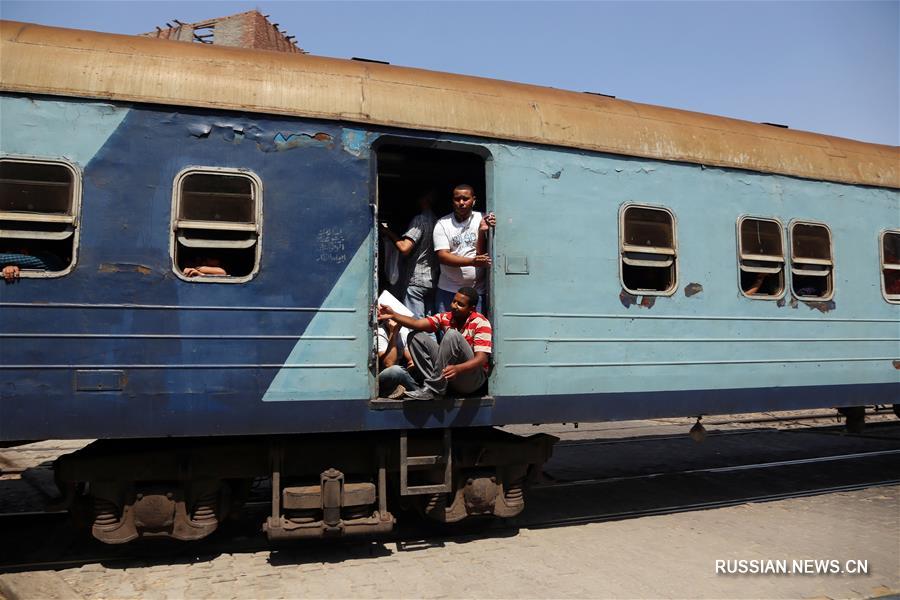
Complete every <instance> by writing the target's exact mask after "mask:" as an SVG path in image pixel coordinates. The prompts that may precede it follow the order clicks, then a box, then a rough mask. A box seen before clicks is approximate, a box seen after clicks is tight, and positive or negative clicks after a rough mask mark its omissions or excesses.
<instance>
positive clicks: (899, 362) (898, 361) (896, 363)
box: [894, 360, 900, 369]
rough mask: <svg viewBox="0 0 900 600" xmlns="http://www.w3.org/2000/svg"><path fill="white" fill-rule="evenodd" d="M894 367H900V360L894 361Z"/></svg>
mask: <svg viewBox="0 0 900 600" xmlns="http://www.w3.org/2000/svg"><path fill="white" fill-rule="evenodd" d="M894 368H895V369H900V360H895V361H894Z"/></svg>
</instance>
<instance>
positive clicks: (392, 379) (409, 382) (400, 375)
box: [378, 365, 419, 398]
mask: <svg viewBox="0 0 900 600" xmlns="http://www.w3.org/2000/svg"><path fill="white" fill-rule="evenodd" d="M398 385H402V386H403V387H405V388H406V389H407V390H415V389H418V387H419V385H418V384H417V383H416V380H415V379H413V377H412V375H410V374H409V372H408V371H407V370H406V369H404V368H403V367H401V366H400V365H394V366H392V367H388V368H387V369H384V370H383V371H382V372H381V373H379V374H378V396H379V397H381V398H384V397H386V396H387V395H388V394H390V393H391V392H393V391H394V390H395V389H397V386H398Z"/></svg>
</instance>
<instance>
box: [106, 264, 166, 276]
mask: <svg viewBox="0 0 900 600" xmlns="http://www.w3.org/2000/svg"><path fill="white" fill-rule="evenodd" d="M98 270H99V271H100V272H101V273H140V274H141V275H149V274H150V273H152V272H153V270H152V269H151V268H150V267H145V266H144V265H136V264H131V263H102V264H101V265H100V268H99V269H98Z"/></svg>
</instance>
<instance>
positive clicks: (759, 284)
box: [744, 273, 771, 296]
mask: <svg viewBox="0 0 900 600" xmlns="http://www.w3.org/2000/svg"><path fill="white" fill-rule="evenodd" d="M768 278H769V276H768V275H767V274H766V273H757V274H756V279H754V280H753V283H752V284H751V285H750V287H749V288H747V289H746V290H744V293H745V294H747V295H748V296H755V295H757V294H769V295H771V293H770V292H769V291H768V290H767V289H763V288H768V287H769V286H767V285H766V280H767V279H768ZM760 290H762V291H760Z"/></svg>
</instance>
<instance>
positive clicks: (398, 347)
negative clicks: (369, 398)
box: [376, 319, 418, 400]
mask: <svg viewBox="0 0 900 600" xmlns="http://www.w3.org/2000/svg"><path fill="white" fill-rule="evenodd" d="M376 335H377V337H376V343H377V344H378V371H379V373H378V396H379V397H380V398H391V399H393V400H395V399H398V398H400V397H401V396H403V394H404V393H405V392H406V391H407V390H414V389H416V388H417V387H418V386H417V385H416V381H415V379H413V377H412V375H410V373H409V371H408V370H407V369H406V368H404V367H403V366H402V364H401V363H403V364H407V365H411V362H412V361H411V358H410V356H409V352H408V351H407V350H406V348H405V345H404V344H403V340H402V339H400V338H401V336H400V324H399V323H398V322H397V321H395V320H393V319H388V320H387V321H385V322H383V323H381V324H379V326H378V332H377V334H376Z"/></svg>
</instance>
